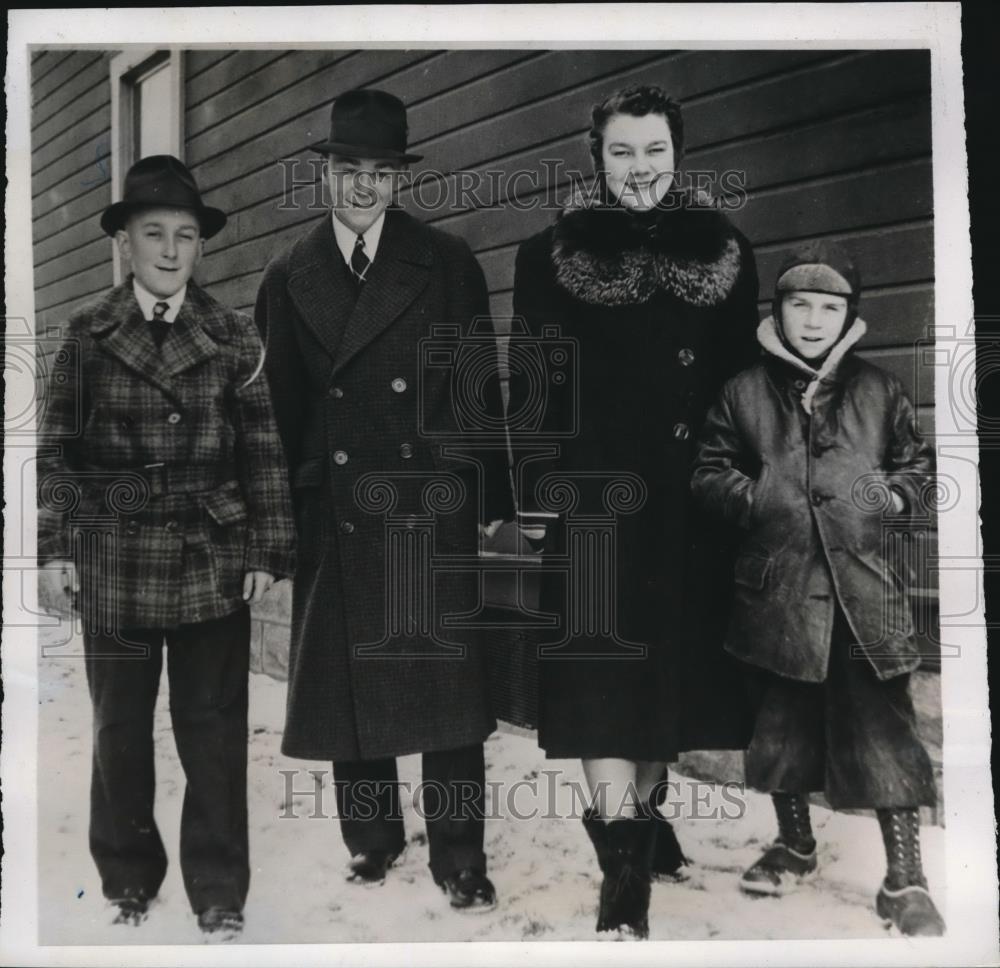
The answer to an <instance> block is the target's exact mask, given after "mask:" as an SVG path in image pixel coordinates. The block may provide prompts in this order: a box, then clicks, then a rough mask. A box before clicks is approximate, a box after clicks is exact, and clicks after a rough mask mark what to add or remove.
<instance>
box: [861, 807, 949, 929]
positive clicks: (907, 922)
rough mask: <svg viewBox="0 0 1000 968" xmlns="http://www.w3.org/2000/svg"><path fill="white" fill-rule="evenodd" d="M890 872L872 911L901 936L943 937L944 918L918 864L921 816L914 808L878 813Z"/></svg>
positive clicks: (883, 810)
mask: <svg viewBox="0 0 1000 968" xmlns="http://www.w3.org/2000/svg"><path fill="white" fill-rule="evenodd" d="M877 813H878V822H879V825H880V826H881V828H882V840H883V841H884V842H885V855H886V859H887V860H888V862H889V869H888V872H887V873H886V877H885V880H884V881H883V882H882V886H881V888H879V892H878V896H877V897H876V898H875V910H876V911H877V912H878V915H879V917H880V918H882V920H883V921H885V922H886V925H887V926H888V925H890V924H894V925H895V926H896V927H897V928H898V929H899V932H900V933H901V934H906V935H931V936H939V935H942V934H944V931H945V925H944V919H943V918H942V917H941V915H940V913H939V912H938V909H937V908H936V907H935V906H934V902H933V901H932V900H931V896H930V894H929V893H928V891H927V880H926V878H925V877H924V870H923V865H922V864H921V862H920V813H919V811H917V810H916V808H912V807H911V808H905V809H898V810H891V809H882V810H879V811H877Z"/></svg>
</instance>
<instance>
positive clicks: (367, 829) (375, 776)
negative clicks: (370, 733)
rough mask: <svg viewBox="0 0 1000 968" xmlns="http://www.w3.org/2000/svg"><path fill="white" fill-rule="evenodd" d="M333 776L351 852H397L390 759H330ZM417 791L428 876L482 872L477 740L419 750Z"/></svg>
mask: <svg viewBox="0 0 1000 968" xmlns="http://www.w3.org/2000/svg"><path fill="white" fill-rule="evenodd" d="M333 776H334V786H335V788H336V791H337V815H338V816H339V817H340V830H341V833H342V835H343V837H344V843H345V844H346V845H347V849H348V850H349V851H350V852H351V856H352V857H353V856H354V855H355V854H359V853H361V852H362V851H367V850H386V851H391V852H393V853H399V852H400V851H401V850H402V849H403V847H405V846H406V833H405V831H404V829H403V814H402V811H401V809H400V791H399V777H398V774H397V772H396V761H395V759H393V758H392V757H389V758H386V759H379V760H355V761H351V762H340V763H334V764H333ZM420 792H421V802H420V804H419V805H418V806H419V811H420V812H421V813H422V815H423V817H424V819H425V823H426V824H427V844H428V848H429V851H430V868H431V874H432V876H433V877H434V880H435V881H437V882H438V883H441V881H443V880H444V879H445V878H446V877H448V876H449V875H451V874H454V873H455V872H457V871H459V870H461V869H462V868H465V867H471V868H474V869H475V870H479V871H482V872H484V873H485V871H486V854H485V853H484V852H483V835H484V828H485V824H484V821H485V808H486V765H485V761H484V758H483V745H482V743H477V744H476V745H474V746H465V747H462V748H460V749H455V750H439V751H436V752H433V753H424V754H423V779H422V781H421V785H420Z"/></svg>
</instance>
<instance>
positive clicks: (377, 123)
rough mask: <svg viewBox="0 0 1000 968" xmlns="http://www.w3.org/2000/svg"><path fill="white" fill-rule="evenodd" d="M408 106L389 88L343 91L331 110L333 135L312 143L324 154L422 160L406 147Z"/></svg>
mask: <svg viewBox="0 0 1000 968" xmlns="http://www.w3.org/2000/svg"><path fill="white" fill-rule="evenodd" d="M406 134H407V126H406V105H404V104H403V102H402V101H400V99H399V98H398V97H395V96H393V95H392V94H389V93H387V92H386V91H370V90H358V91H347V92H346V93H345V94H341V95H340V97H338V98H337V100H336V101H334V102H333V107H332V108H331V109H330V137H329V138H328V139H327V140H326V141H320V142H318V143H317V144H314V145H310V147H311V148H312V150H313V151H320V152H322V153H323V154H326V155H329V154H337V155H351V156H354V157H357V158H385V159H387V160H389V159H391V160H392V161H401V162H410V161H420V159H421V158H423V155H415V154H412V153H408V152H407V150H406Z"/></svg>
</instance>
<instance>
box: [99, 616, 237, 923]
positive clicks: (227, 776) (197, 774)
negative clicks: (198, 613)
mask: <svg viewBox="0 0 1000 968" xmlns="http://www.w3.org/2000/svg"><path fill="white" fill-rule="evenodd" d="M119 639H121V640H125V641H127V642H128V643H134V644H132V645H125V644H123V642H122V641H118V640H117V639H115V638H112V637H107V636H101V635H87V636H85V637H84V646H85V650H86V664H87V682H88V683H89V686H90V696H91V699H92V701H93V707H94V758H93V771H92V774H91V789H90V852H91V854H92V856H93V858H94V861H95V863H96V864H97V869H98V871H99V873H100V875H101V882H102V885H103V889H104V896H105V897H108V898H123V897H141V898H152V897H155V896H156V893H157V891H158V890H159V888H160V884H161V883H162V882H163V877H164V874H165V873H166V869H167V857H166V853H165V851H164V849H163V841H162V840H161V839H160V833H159V831H158V830H157V828H156V822H155V820H154V819H153V801H154V797H155V788H156V779H155V775H154V765H153V712H154V708H155V705H156V693H157V689H158V687H159V682H160V671H161V669H162V665H163V643H164V640H165V641H166V644H167V676H168V680H169V683H170V718H171V721H172V723H173V731H174V742H175V743H176V744H177V753H178V755H179V756H180V761H181V765H182V767H183V769H184V776H185V778H186V780H187V787H186V789H185V791H184V806H183V810H182V814H181V850H180V862H181V872H182V874H183V876H184V887H185V889H186V891H187V895H188V899H189V900H190V902H191V907H192V908H193V910H194V911H196V912H200V911H203V910H205V908H208V907H211V906H212V905H218V906H220V907H224V908H228V909H231V910H242V908H243V903H244V901H245V900H246V895H247V888H248V886H249V882H250V867H249V861H248V849H247V692H248V675H249V656H250V612H249V609H246V608H242V609H240V610H239V611H237V612H234V613H233V614H231V615H227V616H225V617H224V618H220V619H214V620H211V621H207V622H199V623H196V624H192V625H181V626H180V627H178V628H174V629H130V630H126V631H122V632H121V633H120V635H119ZM136 645H139V646H145V647H146V648H145V650H142V649H139V648H136ZM143 651H145V655H143Z"/></svg>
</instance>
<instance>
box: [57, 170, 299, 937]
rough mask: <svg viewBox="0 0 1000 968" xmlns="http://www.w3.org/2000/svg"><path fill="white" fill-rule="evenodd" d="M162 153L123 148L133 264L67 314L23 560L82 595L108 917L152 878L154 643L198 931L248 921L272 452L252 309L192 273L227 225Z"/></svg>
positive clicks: (281, 517)
mask: <svg viewBox="0 0 1000 968" xmlns="http://www.w3.org/2000/svg"><path fill="white" fill-rule="evenodd" d="M225 221H226V216H225V214H224V213H223V212H221V211H219V210H218V209H213V208H209V207H207V206H205V205H203V204H202V202H201V197H200V195H199V193H198V188H197V185H196V184H195V182H194V179H193V178H192V176H191V174H190V172H189V171H188V170H187V169H186V168H185V167H184V166H183V165H182V164H181V163H180V162H179V161H178V160H177V159H176V158H173V157H172V156H169V155H157V156H153V157H149V158H145V159H143V160H141V161H139V162H137V163H136V164H135V165H134V166H133V167H132V169H131V170H130V171H129V173H128V175H127V177H126V181H125V193H124V198H123V200H122V201H121V202H118V203H116V204H114V205H112V206H111V207H110V208H108V209H107V210H106V211H105V212H104V214H103V216H102V218H101V226H102V228H103V229H104V230H105V232H107V234H108V235H110V236H112V237H113V238H115V239H116V241H117V244H118V246H119V250H120V252H121V254H122V256H123V258H125V259H127V260H128V261H129V263H130V264H131V268H132V273H133V275H132V276H131V277H130V278H129V279H128V280H126V282H125V283H123V284H122V285H120V286H117V287H116V288H114V289H112V290H111V291H110V292H109V293H107V294H106V295H105V296H103V297H102V298H100V299H99V300H98V301H97V302H96V303H93V304H91V305H89V306H87V307H86V308H84V309H82V310H80V311H78V312H77V313H75V314H74V315H73V316H72V317H71V318H70V320H69V326H68V338H67V340H66V343H65V345H64V346H63V348H62V350H61V351H60V352H59V353H58V354H57V356H56V358H55V365H54V370H53V373H52V378H51V380H50V383H49V387H48V398H47V405H46V409H45V414H44V418H43V421H42V425H41V428H40V442H39V444H40V448H39V463H38V484H39V519H38V553H39V561H40V564H41V565H42V575H43V580H44V581H46V582H48V584H49V588H50V590H51V591H52V592H53V593H54V597H55V598H57V599H58V597H59V595H60V594H61V595H64V596H68V595H70V594H73V593H76V594H78V595H79V598H78V607H79V611H80V613H81V616H82V619H83V623H84V648H85V656H86V669H87V680H88V684H89V687H90V693H91V698H92V700H93V706H94V753H93V770H92V785H91V816H90V849H91V854H92V855H93V857H94V860H95V862H96V864H97V867H98V870H99V872H100V876H101V880H102V884H103V889H104V895H105V897H107V898H108V899H110V900H111V901H112V902H113V904H114V905H115V906H116V908H117V913H116V918H115V922H116V923H122V924H138V923H140V922H141V921H143V920H144V919H145V917H146V913H147V908H148V906H149V902H150V901H151V900H152V899H153V898H155V897H156V894H157V891H158V889H159V887H160V884H161V883H162V881H163V877H164V874H165V871H166V865H167V861H166V854H165V852H164V847H163V843H162V841H161V839H160V835H159V833H158V831H157V827H156V823H155V821H154V819H153V801H154V794H155V780H154V773H153V736H152V725H153V710H154V706H155V702H156V694H157V688H158V684H159V679H160V671H161V665H162V646H163V643H164V641H165V642H166V644H167V646H168V649H167V673H168V678H169V683H170V714H171V719H172V721H173V727H174V737H175V741H176V743H177V750H178V754H179V756H180V759H181V763H182V765H183V768H184V773H185V776H186V779H187V789H186V791H185V795H184V808H183V815H182V818H181V868H182V872H183V875H184V884H185V888H186V890H187V894H188V898H189V900H190V902H191V905H192V908H193V910H194V911H195V913H196V914H197V915H198V920H199V925H200V926H201V928H202V930H203V931H205V932H207V933H217V932H221V933H222V934H224V935H232V934H235V933H236V932H238V931H239V930H240V928H241V926H242V913H241V912H242V909H243V904H244V901H245V899H246V893H247V887H248V883H249V863H248V856H247V854H248V851H247V805H246V767H247V691H248V661H249V645H250V613H249V608H248V605H249V604H253V603H256V602H259V601H260V600H261V598H262V597H263V595H264V593H265V592H266V591H267V589H268V587H269V586H270V585H271V583H272V582H273V581H274V580H275V579H278V578H283V577H290V575H291V573H292V565H293V541H294V524H293V521H292V516H291V507H290V502H289V496H288V491H287V483H286V481H287V473H286V469H285V461H284V456H283V451H282V448H281V444H280V441H279V439H278V435H277V431H276V429H275V424H274V418H273V415H272V411H271V401H270V397H269V393H268V387H267V381H266V380H264V379H260V378H258V371H259V369H260V363H261V355H262V347H261V343H260V339H259V337H258V335H257V331H256V329H255V327H254V325H253V323H252V322H251V321H250V320H248V319H247V318H245V317H243V316H242V315H240V314H238V313H236V312H235V311H233V310H230V309H227V308H226V307H224V306H222V305H220V304H219V303H218V302H216V301H215V300H214V299H213V298H212V297H211V296H209V295H208V294H207V293H206V292H204V291H203V290H202V289H200V288H199V287H198V286H197V285H195V283H193V282H192V281H191V274H192V272H193V270H194V267H195V265H196V264H197V262H198V259H199V257H200V255H201V252H202V247H203V245H204V239H207V238H210V237H211V236H212V235H214V234H215V233H216V232H218V231H219V230H220V229H221V228H222V226H223V225H224V224H225Z"/></svg>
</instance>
